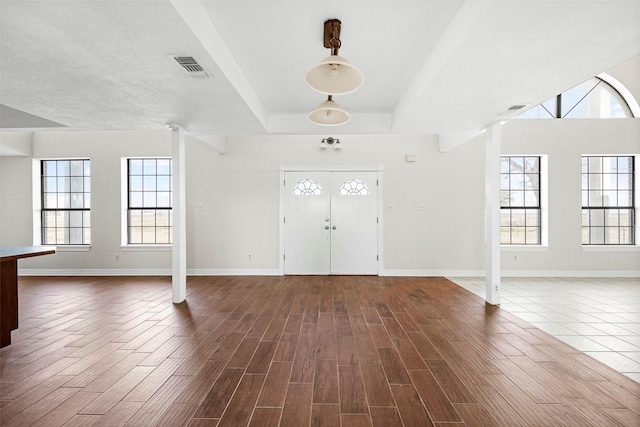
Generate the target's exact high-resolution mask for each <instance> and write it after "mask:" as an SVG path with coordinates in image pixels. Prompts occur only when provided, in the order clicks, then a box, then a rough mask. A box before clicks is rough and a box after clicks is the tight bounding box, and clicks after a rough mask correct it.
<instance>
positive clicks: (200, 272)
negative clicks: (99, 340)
mask: <svg viewBox="0 0 640 427" xmlns="http://www.w3.org/2000/svg"><path fill="white" fill-rule="evenodd" d="M18 274H19V275H20V276H171V269H169V268H162V269H142V268H141V269H39V268H18ZM280 275H281V274H280V271H279V270H278V269H277V268H262V269H260V268H257V269H233V268H192V269H187V276H280ZM380 275H381V276H398V277H400V276H413V277H437V276H441V277H484V276H485V271H484V270H383V271H381V272H380ZM501 276H502V277H640V270H593V271H589V270H504V271H502V274H501Z"/></svg>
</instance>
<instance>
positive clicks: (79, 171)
mask: <svg viewBox="0 0 640 427" xmlns="http://www.w3.org/2000/svg"><path fill="white" fill-rule="evenodd" d="M37 162H38V163H37V164H38V166H39V180H38V184H39V188H37V190H38V193H39V196H40V197H39V200H38V202H39V206H40V211H39V213H40V218H39V221H38V223H39V227H34V230H35V231H38V232H39V238H40V242H38V243H39V244H43V245H56V246H61V245H63V246H72V245H85V246H88V245H90V244H91V161H90V160H89V159H42V160H38V161H37ZM34 167H35V164H34ZM34 222H35V221H34ZM35 235H36V233H35V232H34V236H35ZM34 240H36V242H37V239H36V238H34Z"/></svg>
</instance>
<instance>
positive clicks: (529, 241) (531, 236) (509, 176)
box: [500, 155, 547, 246]
mask: <svg viewBox="0 0 640 427" xmlns="http://www.w3.org/2000/svg"><path fill="white" fill-rule="evenodd" d="M545 170H546V156H539V155H527V156H522V155H504V156H501V159H500V244H501V245H527V246H529V245H538V246H539V245H544V244H546V222H547V220H546V200H547V195H546V175H545V173H546V171H545Z"/></svg>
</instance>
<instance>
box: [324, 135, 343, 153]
mask: <svg viewBox="0 0 640 427" xmlns="http://www.w3.org/2000/svg"><path fill="white" fill-rule="evenodd" d="M327 147H333V148H335V149H336V150H341V149H342V146H341V145H340V140H339V139H338V138H332V137H329V138H324V139H323V140H322V142H320V148H322V149H326V148H327Z"/></svg>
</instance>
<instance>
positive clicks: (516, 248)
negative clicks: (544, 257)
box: [500, 245, 549, 252]
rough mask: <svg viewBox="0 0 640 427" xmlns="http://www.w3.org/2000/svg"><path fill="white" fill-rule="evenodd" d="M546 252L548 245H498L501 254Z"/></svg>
mask: <svg viewBox="0 0 640 427" xmlns="http://www.w3.org/2000/svg"><path fill="white" fill-rule="evenodd" d="M548 250H549V246H548V245H500V251H501V252H521V251H527V252H546V251H548Z"/></svg>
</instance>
